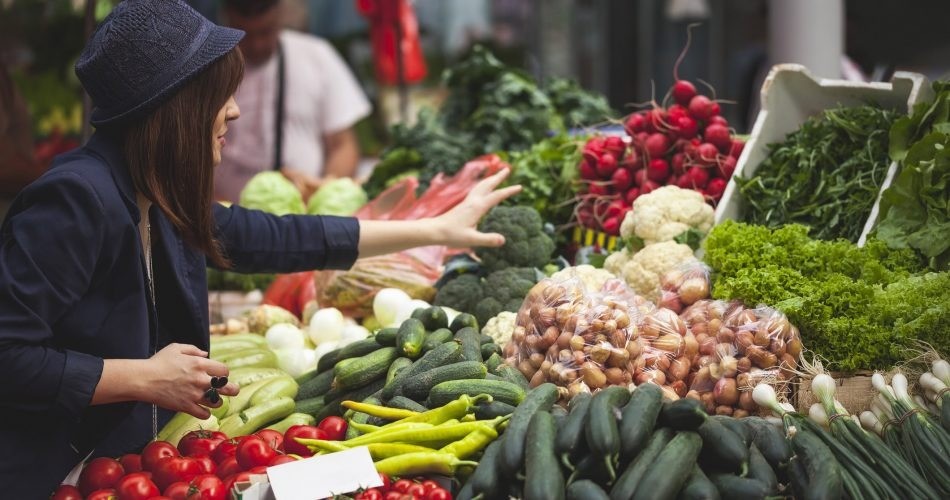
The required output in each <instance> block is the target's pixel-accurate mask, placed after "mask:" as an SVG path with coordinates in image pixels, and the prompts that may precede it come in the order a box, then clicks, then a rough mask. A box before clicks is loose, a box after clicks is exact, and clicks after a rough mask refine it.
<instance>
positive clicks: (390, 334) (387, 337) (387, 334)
mask: <svg viewBox="0 0 950 500" xmlns="http://www.w3.org/2000/svg"><path fill="white" fill-rule="evenodd" d="M397 333H399V329H398V328H393V327H390V328H383V329H382V330H380V331H378V332H376V336H375V337H373V338H374V339H376V342H379V345H384V346H390V347H394V346H395V345H396V334H397Z"/></svg>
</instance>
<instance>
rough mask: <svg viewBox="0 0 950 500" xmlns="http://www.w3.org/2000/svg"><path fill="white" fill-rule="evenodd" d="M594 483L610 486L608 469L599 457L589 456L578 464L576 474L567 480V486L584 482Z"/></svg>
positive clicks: (573, 473)
mask: <svg viewBox="0 0 950 500" xmlns="http://www.w3.org/2000/svg"><path fill="white" fill-rule="evenodd" d="M585 479H586V480H589V481H593V482H595V483H597V484H609V483H610V478H609V477H607V468H606V467H604V460H603V459H602V458H601V457H598V456H597V455H587V456H585V457H584V458H582V459H580V461H578V462H577V466H576V467H574V472H571V476H570V477H569V478H568V479H567V484H574V483H575V482H578V481H582V480H585Z"/></svg>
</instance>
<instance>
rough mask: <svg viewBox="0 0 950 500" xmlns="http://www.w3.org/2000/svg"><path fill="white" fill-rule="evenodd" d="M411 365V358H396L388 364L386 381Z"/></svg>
mask: <svg viewBox="0 0 950 500" xmlns="http://www.w3.org/2000/svg"><path fill="white" fill-rule="evenodd" d="M410 366H412V360H411V359H409V358H396V360H395V361H393V364H391V365H389V370H387V371H386V383H387V384H388V383H390V382H392V381H393V380H395V379H396V377H398V376H399V373H400V372H402V371H403V370H405V369H408V368H409V367H410Z"/></svg>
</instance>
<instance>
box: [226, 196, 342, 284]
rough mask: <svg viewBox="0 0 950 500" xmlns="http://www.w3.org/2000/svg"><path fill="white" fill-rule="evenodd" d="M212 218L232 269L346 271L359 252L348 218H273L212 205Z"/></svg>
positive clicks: (307, 216) (270, 215)
mask: <svg viewBox="0 0 950 500" xmlns="http://www.w3.org/2000/svg"><path fill="white" fill-rule="evenodd" d="M214 218H215V224H216V226H217V229H218V234H217V237H218V239H219V241H221V243H222V244H223V245H224V251H225V254H226V255H227V257H228V258H229V259H230V260H231V263H232V266H233V267H232V270H233V271H237V272H242V273H289V272H298V271H310V270H313V269H349V268H350V267H351V266H352V265H353V263H354V262H355V261H356V258H357V257H358V256H359V255H358V254H359V240H360V226H359V221H357V219H355V218H352V217H331V216H322V215H284V216H276V215H272V214H268V213H265V212H262V211H260V210H250V209H246V208H242V207H239V206H237V205H232V206H230V207H224V206H222V205H218V204H215V207H214Z"/></svg>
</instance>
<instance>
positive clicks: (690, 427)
mask: <svg viewBox="0 0 950 500" xmlns="http://www.w3.org/2000/svg"><path fill="white" fill-rule="evenodd" d="M706 418H707V415H706V410H704V409H703V405H702V403H700V402H699V401H697V400H695V399H692V398H683V399H678V400H676V401H674V402H672V403H667V402H664V403H663V408H662V409H660V417H659V422H660V424H662V425H663V426H664V427H669V428H671V429H673V430H676V431H695V430H696V429H698V428H699V426H700V425H703V422H705V421H706Z"/></svg>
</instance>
